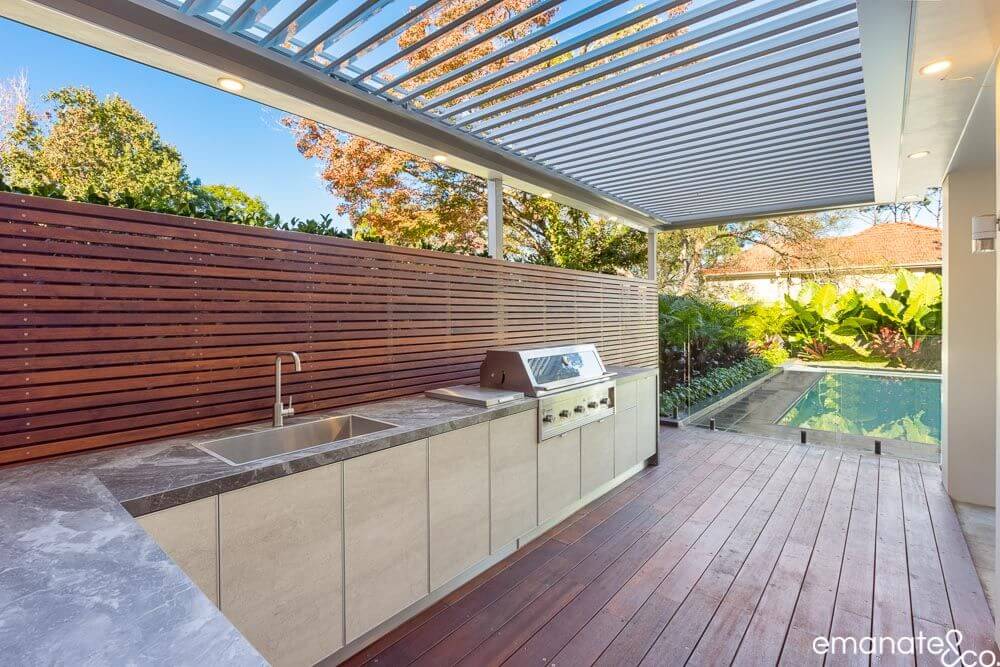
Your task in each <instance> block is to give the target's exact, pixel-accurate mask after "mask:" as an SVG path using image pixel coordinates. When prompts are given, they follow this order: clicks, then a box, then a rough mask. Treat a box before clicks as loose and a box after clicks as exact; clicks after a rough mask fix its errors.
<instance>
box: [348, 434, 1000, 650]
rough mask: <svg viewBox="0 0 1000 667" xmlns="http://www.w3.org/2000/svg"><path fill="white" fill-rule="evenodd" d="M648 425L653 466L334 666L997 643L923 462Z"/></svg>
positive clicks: (936, 477) (951, 517) (935, 478)
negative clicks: (957, 635) (959, 638)
mask: <svg viewBox="0 0 1000 667" xmlns="http://www.w3.org/2000/svg"><path fill="white" fill-rule="evenodd" d="M663 436H664V437H663V438H662V441H661V450H662V452H661V465H660V466H658V467H656V468H649V469H647V470H645V471H643V472H642V473H640V474H639V475H637V476H636V477H634V478H633V479H631V480H629V482H628V483H626V484H625V485H623V486H621V487H619V488H617V489H615V490H613V491H611V492H609V493H607V494H605V495H604V496H602V497H601V498H599V499H597V500H595V501H594V502H592V503H590V504H589V505H588V506H587V507H584V508H582V509H580V510H579V511H577V512H576V513H574V514H573V515H572V516H570V517H569V518H567V519H566V520H565V521H563V522H562V523H560V524H559V525H558V526H555V527H554V528H552V529H550V530H549V531H547V532H546V533H545V534H543V535H542V536H540V537H539V538H537V539H536V540H534V541H533V542H532V543H530V544H529V545H527V546H526V547H525V548H523V549H521V550H520V551H518V552H517V553H515V554H513V555H511V557H509V558H507V559H505V560H504V561H502V562H501V563H498V564H497V565H495V566H493V567H492V568H490V569H489V570H487V571H486V572H484V573H483V574H481V575H480V576H478V577H476V578H475V579H474V580H473V581H471V582H469V583H467V584H465V585H464V586H462V587H460V588H458V589H457V590H456V591H454V592H452V593H451V594H449V595H448V596H446V597H445V598H444V599H443V600H441V601H440V602H438V603H437V604H435V605H434V606H432V607H431V608H429V609H427V610H425V611H424V612H422V613H421V614H419V615H418V616H417V617H415V618H413V619H411V620H410V621H408V622H406V623H404V624H403V625H402V626H400V627H399V628H396V629H395V630H393V631H392V632H390V633H388V634H386V635H385V636H383V637H381V638H380V639H378V640H377V641H375V642H373V643H372V644H371V645H370V646H368V647H367V648H366V649H365V650H363V651H361V652H359V653H358V654H357V655H355V656H354V657H353V658H351V659H350V660H349V661H348V664H352V665H360V664H378V665H404V664H419V665H452V664H465V665H477V666H478V665H501V664H503V665H507V666H519V665H525V666H527V665H544V664H549V663H551V664H556V665H574V666H575V665H591V664H606V665H615V666H617V665H638V664H646V665H662V664H671V665H673V664H685V663H686V664H692V665H715V664H730V663H732V664H740V665H767V664H778V663H780V664H788V665H809V664H815V665H821V664H823V663H824V659H823V657H822V656H819V655H817V654H816V653H814V652H813V650H812V646H813V640H814V639H815V638H816V637H817V636H823V637H827V636H830V635H831V634H832V635H838V636H855V637H863V636H868V635H872V634H873V633H874V634H875V635H888V636H900V635H907V636H911V635H913V634H914V633H921V632H922V633H923V634H925V635H937V636H942V635H944V633H946V632H948V630H950V629H952V628H956V629H958V630H960V631H961V632H962V633H963V635H964V637H965V640H964V642H963V648H964V649H973V650H982V649H986V648H994V645H993V639H992V633H993V619H992V617H991V615H990V612H989V607H988V606H987V603H986V598H985V595H984V594H983V591H982V587H981V585H980V583H979V580H978V577H977V575H976V572H975V568H974V567H973V564H972V559H971V556H970V553H969V549H968V547H967V545H966V543H965V541H964V537H963V535H962V532H961V529H960V527H959V524H958V520H957V517H956V516H955V513H954V510H953V508H952V505H951V502H950V500H949V499H948V496H947V493H946V492H945V491H944V489H943V488H942V487H941V481H940V472H939V471H938V469H937V468H936V467H935V466H932V465H928V464H926V463H915V462H911V461H905V460H897V459H894V458H890V457H876V456H873V455H867V454H859V453H857V452H849V451H840V450H836V449H824V448H820V447H815V446H811V445H807V446H802V445H799V444H797V443H787V442H780V441H775V440H768V439H761V438H756V437H746V436H735V435H733V434H725V433H718V432H709V431H702V430H696V429H683V430H665V431H664V433H663ZM939 662H940V661H939V660H938V659H936V658H934V657H933V656H927V655H923V656H917V657H916V664H918V665H921V664H938V663H939ZM826 663H827V664H865V665H867V664H908V665H912V664H914V660H913V659H912V658H911V657H909V656H889V655H882V656H879V655H876V656H875V657H874V658H873V659H872V660H871V661H869V659H868V657H867V656H861V655H848V656H844V655H841V656H830V657H829V659H828V660H826Z"/></svg>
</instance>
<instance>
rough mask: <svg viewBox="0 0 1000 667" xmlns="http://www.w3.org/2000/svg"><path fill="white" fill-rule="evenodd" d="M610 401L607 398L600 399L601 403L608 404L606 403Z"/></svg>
mask: <svg viewBox="0 0 1000 667" xmlns="http://www.w3.org/2000/svg"><path fill="white" fill-rule="evenodd" d="M610 402H611V401H609V400H608V399H607V398H602V399H601V405H607V404H608V403H610Z"/></svg>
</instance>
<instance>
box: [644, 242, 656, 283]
mask: <svg viewBox="0 0 1000 667" xmlns="http://www.w3.org/2000/svg"><path fill="white" fill-rule="evenodd" d="M646 277H647V278H649V279H650V280H653V281H655V280H656V230H655V229H650V230H649V231H647V232H646Z"/></svg>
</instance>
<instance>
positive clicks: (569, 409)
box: [479, 344, 615, 442]
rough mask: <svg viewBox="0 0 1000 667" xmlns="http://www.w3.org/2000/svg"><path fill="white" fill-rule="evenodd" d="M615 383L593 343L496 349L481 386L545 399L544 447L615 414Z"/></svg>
mask: <svg viewBox="0 0 1000 667" xmlns="http://www.w3.org/2000/svg"><path fill="white" fill-rule="evenodd" d="M613 378H614V373H609V372H608V370H607V368H605V367H604V362H602V361H601V355H600V354H598V353H597V348H596V347H595V346H594V345H592V344H583V345H561V346H558V347H533V348H526V347H500V348H495V349H492V350H489V351H488V352H487V353H486V360H485V361H484V362H483V365H482V367H481V368H480V371H479V384H480V386H481V387H488V388H491V389H505V390H510V391H520V392H523V393H524V394H525V395H527V396H534V397H536V398H538V399H539V401H538V440H539V442H541V441H542V440H545V439H546V438H551V437H552V436H555V435H559V434H560V433H565V432H566V431H570V430H572V429H575V428H578V427H580V426H582V425H584V424H587V423H590V422H592V421H597V420H598V419H603V418H604V417H607V416H608V415H611V414H614V412H615V381H614V379H613Z"/></svg>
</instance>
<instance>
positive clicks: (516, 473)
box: [490, 410, 538, 553]
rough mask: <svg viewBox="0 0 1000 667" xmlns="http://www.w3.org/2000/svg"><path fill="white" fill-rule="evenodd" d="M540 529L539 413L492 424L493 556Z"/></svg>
mask: <svg viewBox="0 0 1000 667" xmlns="http://www.w3.org/2000/svg"><path fill="white" fill-rule="evenodd" d="M537 525H538V412H537V411H536V410H528V411H526V412H519V413H517V414H514V415H508V416H507V417H501V418H500V419H494V420H493V421H491V422H490V552H491V553H495V552H496V551H497V550H498V549H500V547H503V546H504V545H507V544H510V543H511V542H513V541H514V540H515V539H517V538H518V537H520V536H521V535H524V534H525V533H527V532H528V531H530V530H532V529H533V528H535V527H536V526H537Z"/></svg>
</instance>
